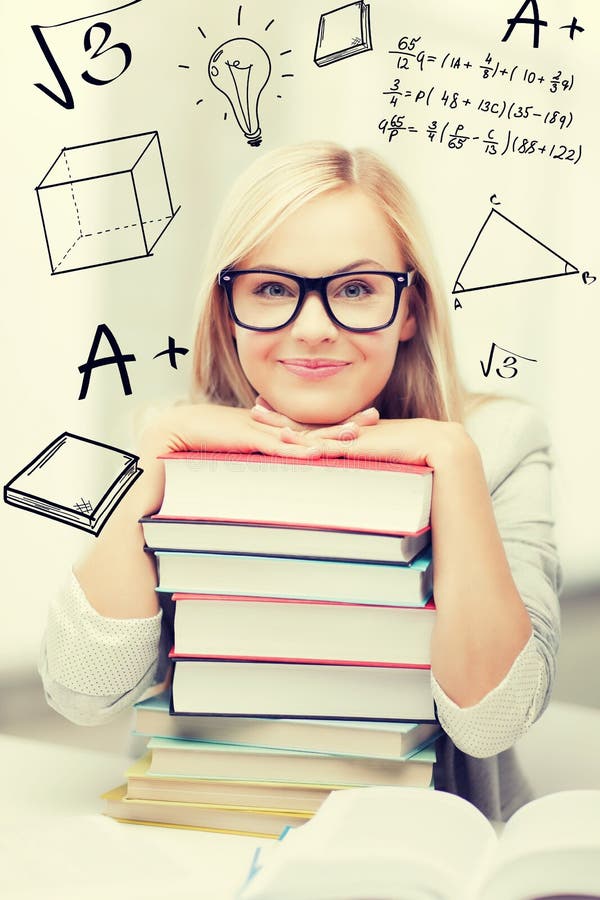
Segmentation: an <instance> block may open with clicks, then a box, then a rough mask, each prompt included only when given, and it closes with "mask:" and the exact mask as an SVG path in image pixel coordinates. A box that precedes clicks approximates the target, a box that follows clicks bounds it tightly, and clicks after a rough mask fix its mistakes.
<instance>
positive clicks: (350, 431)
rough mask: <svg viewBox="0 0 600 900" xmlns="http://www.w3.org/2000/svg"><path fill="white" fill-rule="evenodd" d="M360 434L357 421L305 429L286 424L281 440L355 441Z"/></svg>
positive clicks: (303, 441) (296, 441) (304, 441)
mask: <svg viewBox="0 0 600 900" xmlns="http://www.w3.org/2000/svg"><path fill="white" fill-rule="evenodd" d="M359 434H360V428H359V427H358V425H357V424H356V422H343V423H342V424H341V425H330V426H328V427H327V428H314V429H309V430H305V431H300V430H297V429H293V428H289V427H288V426H285V427H284V428H282V430H281V440H282V441H285V442H286V443H303V444H307V445H308V444H312V443H315V441H318V440H322V439H329V438H331V439H333V440H336V441H345V442H348V441H355V440H356V438H357V437H358V436H359Z"/></svg>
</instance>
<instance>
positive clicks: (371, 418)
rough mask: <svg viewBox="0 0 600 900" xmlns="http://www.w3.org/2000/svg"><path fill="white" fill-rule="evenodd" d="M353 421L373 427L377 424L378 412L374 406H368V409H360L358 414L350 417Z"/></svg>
mask: <svg viewBox="0 0 600 900" xmlns="http://www.w3.org/2000/svg"><path fill="white" fill-rule="evenodd" d="M352 419H353V420H356V422H359V423H360V424H361V425H375V424H376V423H377V422H379V410H378V409H376V408H375V407H374V406H370V407H369V408H368V409H362V410H361V411H360V412H358V413H356V414H355V415H354V416H352Z"/></svg>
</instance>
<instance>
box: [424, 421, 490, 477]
mask: <svg viewBox="0 0 600 900" xmlns="http://www.w3.org/2000/svg"><path fill="white" fill-rule="evenodd" d="M431 424H432V425H433V426H434V429H435V431H434V434H433V437H432V441H431V450H429V451H428V452H427V454H426V456H425V462H426V464H427V465H428V466H430V467H431V468H432V469H434V470H435V472H436V473H437V474H438V475H441V474H445V473H446V472H450V471H452V472H454V473H455V474H456V473H457V472H458V471H460V470H464V471H466V470H468V469H471V468H472V467H473V465H479V466H481V455H480V453H479V448H478V447H477V444H476V443H475V441H473V439H472V438H471V437H470V435H469V434H468V432H467V431H466V429H465V428H464V426H463V425H461V424H460V423H459V422H432V423H431Z"/></svg>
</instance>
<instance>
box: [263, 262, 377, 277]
mask: <svg viewBox="0 0 600 900" xmlns="http://www.w3.org/2000/svg"><path fill="white" fill-rule="evenodd" d="M364 266H368V267H370V268H377V269H382V270H383V269H385V266H384V265H382V264H381V263H380V262H377V260H376V259H355V260H354V261H353V262H349V263H345V265H343V266H340V267H339V268H338V269H334V270H333V271H332V272H331V274H332V275H337V274H338V272H352V271H353V270H355V269H361V268H364ZM252 268H253V269H257V270H258V271H260V272H284V273H285V274H287V275H293V274H295V273H294V272H292V270H291V269H286V268H282V267H281V266H276V265H271V264H270V263H260V264H258V265H255V266H253V267H252Z"/></svg>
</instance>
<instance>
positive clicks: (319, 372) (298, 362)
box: [279, 357, 349, 379]
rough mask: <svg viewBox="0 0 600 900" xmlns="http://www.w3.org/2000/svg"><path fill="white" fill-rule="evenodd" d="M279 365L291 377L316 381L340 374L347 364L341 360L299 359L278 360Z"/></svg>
mask: <svg viewBox="0 0 600 900" xmlns="http://www.w3.org/2000/svg"><path fill="white" fill-rule="evenodd" d="M279 362H280V363H281V365H282V366H283V367H284V368H285V369H286V370H287V371H288V372H291V373H292V374H293V375H299V376H300V377H302V378H310V379H318V378H327V377H329V376H330V375H335V374H336V373H337V372H340V371H341V370H342V369H343V368H345V366H347V365H349V363H347V362H345V361H344V360H342V359H328V358H321V357H314V358H313V357H301V358H300V359H280V360H279Z"/></svg>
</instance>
